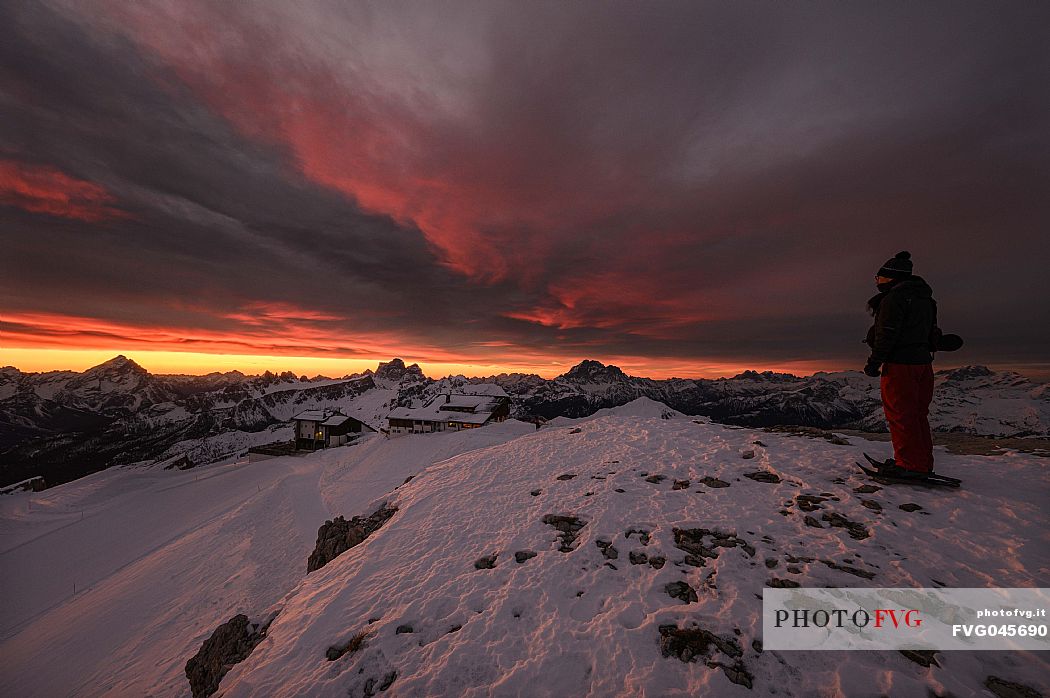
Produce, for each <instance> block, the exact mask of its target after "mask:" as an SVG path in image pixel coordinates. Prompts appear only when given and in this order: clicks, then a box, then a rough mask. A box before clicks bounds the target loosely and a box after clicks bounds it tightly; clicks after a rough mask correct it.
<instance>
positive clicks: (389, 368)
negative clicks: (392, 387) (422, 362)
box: [375, 358, 425, 381]
mask: <svg viewBox="0 0 1050 698" xmlns="http://www.w3.org/2000/svg"><path fill="white" fill-rule="evenodd" d="M375 377H376V378H383V379H386V380H392V381H399V380H402V379H404V378H405V377H417V378H425V376H424V375H423V369H421V368H420V367H419V364H412V365H411V366H405V362H404V361H402V360H401V359H397V358H394V359H391V360H390V361H387V362H385V363H384V362H382V361H380V362H379V368H377V369H376V372H375Z"/></svg>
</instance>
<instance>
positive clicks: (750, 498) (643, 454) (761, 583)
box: [220, 403, 1050, 698]
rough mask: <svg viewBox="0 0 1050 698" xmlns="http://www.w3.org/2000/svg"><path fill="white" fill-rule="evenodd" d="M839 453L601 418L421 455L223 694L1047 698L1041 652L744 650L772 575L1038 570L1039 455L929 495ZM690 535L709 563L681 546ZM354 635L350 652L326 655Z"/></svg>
mask: <svg viewBox="0 0 1050 698" xmlns="http://www.w3.org/2000/svg"><path fill="white" fill-rule="evenodd" d="M641 404H644V403H641ZM758 441H761V444H759V443H756V442H758ZM749 451H750V452H752V453H753V454H754V455H753V456H752V457H749V458H744V454H745V453H747V452H749ZM857 451H858V449H857V448H856V447H846V446H833V445H831V444H828V443H827V442H825V441H823V440H817V439H806V438H801V437H790V436H785V435H780V434H767V433H764V432H760V431H755V430H750V429H730V428H727V427H724V426H721V425H716V424H697V423H695V422H694V421H693V420H692V419H690V418H677V417H672V418H668V419H663V418H660V417H637V416H620V415H613V414H609V415H605V416H601V417H594V418H591V419H586V420H579V421H577V422H575V423H574V424H568V425H566V426H564V427H555V426H547V427H544V428H542V429H540V430H539V431H537V432H535V433H526V434H524V435H523V436H521V437H519V438H517V439H514V440H511V441H508V442H506V443H503V444H496V445H493V446H491V447H488V448H484V449H479V450H475V451H470V452H468V453H465V454H462V455H459V456H455V457H453V458H450V459H448V460H445V461H442V462H439V463H436V464H435V465H433V466H431V467H429V468H428V469H427V470H426V471H425V472H423V473H421V474H419V475H417V476H416V477H415V478H414V479H412V480H411V481H410V482H408V483H407V484H405V485H403V486H400V487H398V488H397V490H396V491H394V492H391V493H389V494H388V495H386V496H384V497H381V498H377V499H375V500H374V501H373V502H372V503H371V504H370V505H369V506H370V507H378V506H379V504H381V503H386V504H388V505H392V506H396V507H397V510H398V511H397V513H396V514H395V515H394V517H393V518H392V519H391V520H390V521H389V522H388V523H387V524H386V526H384V527H383V528H382V529H380V530H379V531H378V532H376V533H375V534H373V535H372V536H371V537H370V538H368V539H367V540H365V541H364V542H363V543H362V544H360V545H359V546H357V547H355V548H352V549H351V550H349V551H348V552H346V553H344V554H343V555H342V556H340V557H338V558H336V559H335V560H334V561H332V562H330V563H329V564H328V565H327V566H326V567H324V568H322V569H321V570H319V571H317V572H314V573H311V574H310V575H308V576H306V577H305V578H304V579H303V580H302V581H301V582H300V583H299V584H298V586H297V587H296V588H295V589H294V590H292V591H291V592H290V593H289V594H288V596H287V597H286V598H285V599H284V600H283V601H281V602H280V603H279V604H277V606H276V607H277V608H279V609H280V613H279V615H278V616H277V619H276V620H275V622H274V623H273V625H272V626H271V627H270V630H269V637H268V639H267V641H266V642H265V643H263V644H262V645H260V646H259V647H258V648H257V649H256V650H255V651H254V652H253V653H252V654H251V656H249V657H248V659H247V660H246V661H244V662H243V663H241V664H238V665H236V666H235V667H234V668H233V669H232V671H231V672H230V673H229V674H228V675H227V676H226V677H225V678H224V679H223V682H222V684H221V689H220V690H222V691H223V695H224V696H227V697H230V698H233V697H237V696H250V695H261V694H265V695H297V694H306V693H309V694H310V695H314V696H321V697H323V696H345V695H354V696H359V695H367V694H368V693H369V688H368V687H369V686H370V687H372V688H373V689H374V688H375V686H377V685H379V684H381V683H387V682H389V683H387V685H389V686H391V687H392V689H391V690H393V691H394V692H395V693H396V694H397V695H596V696H597V695H601V696H619V695H652V696H658V695H659V696H663V695H729V694H731V693H733V692H737V693H739V694H740V695H745V691H746V690H747V689H746V688H745V687H744V686H742V685H741V684H746V685H747V688H751V689H752V690H753V691H760V692H762V693H767V692H771V691H773V690H776V691H777V692H779V693H783V694H785V695H798V696H802V695H815V694H819V693H821V692H822V691H823V690H824V689H826V687H827V686H829V685H831V686H835V687H836V690H837V691H839V692H842V693H844V694H846V695H865V694H867V693H868V692H870V689H871V685H872V684H871V682H872V680H873V677H883V679H882V680H884V681H885V685H892V686H893V694H894V695H901V696H926V695H928V694H929V692H930V691H931V690H936V691H937V692H940V693H943V694H948V693H950V694H952V695H969V694H976V693H978V692H980V691H981V690H982V686H984V685H985V682H986V681H987V679H988V677H989V676H998V677H1003V678H1004V679H1006V680H1009V681H1013V682H1018V683H1022V684H1025V685H1027V686H1031V687H1034V688H1036V689H1039V690H1044V691H1045V690H1046V689H1045V681H1046V680H1045V677H1046V676H1048V675H1050V671H1048V669H1050V667H1048V665H1047V663H1046V660H1045V659H1044V658H1041V657H1040V656H1039V653H1011V654H1010V655H1009V656H1006V655H1005V654H1003V653H991V652H983V653H982V652H974V653H956V652H953V653H947V654H939V655H937V661H938V664H937V665H935V666H932V667H930V668H929V669H926V668H920V667H919V666H917V665H916V664H914V663H912V661H911V660H909V659H908V658H907V657H905V656H903V655H902V654H900V653H897V652H867V653H819V654H818V653H808V654H806V653H786V654H784V653H774V652H763V651H762V649H761V620H760V618H761V614H760V609H761V594H762V590H763V589H764V588H765V587H767V586H770V585H774V584H784V583H795V584H800V585H802V586H846V587H848V586H887V587H891V586H908V587H911V586H934V585H938V586H941V585H943V586H948V587H966V586H989V585H992V586H1006V587H1008V586H1032V585H1035V584H1036V583H1037V582H1038V581H1039V579H1040V575H1041V566H1042V564H1043V562H1044V560H1043V554H1042V553H1043V551H1042V547H1043V546H1042V544H1041V540H1042V537H1043V532H1042V527H1043V523H1044V520H1045V516H1044V515H1043V514H1042V508H1041V507H1042V501H1043V499H1044V498H1045V496H1046V495H1047V490H1048V481H1047V474H1046V470H1045V467H1043V463H1042V462H1040V460H1039V459H1038V458H1036V457H1034V456H1030V455H1024V454H1011V455H1009V456H998V457H994V458H988V457H977V456H949V455H947V454H942V453H938V469H939V470H942V471H944V472H946V473H951V474H952V475H956V476H959V477H961V478H963V479H964V481H965V483H966V486H965V487H964V488H963V489H962V490H960V491H955V492H941V491H930V490H922V489H915V488H906V487H904V488H879V487H877V486H876V487H874V488H871V487H867V488H865V487H864V486H866V485H871V483H869V482H868V481H867V480H866V479H865V478H864V477H863V476H862V475H861V474H860V471H859V470H858V469H857V468H856V466H855V465H854V463H853V461H854V460H855V459H856V458H857V457H858V455H859V454H858V452H857ZM756 474H761V478H753V477H751V476H753V475H756ZM858 490H859V491H858ZM1003 508H1009V510H1010V512H1011V516H1010V517H1003V516H1001V515H1000V512H1001V510H1002V509H1003ZM345 513H346V514H347V515H349V514H355V515H359V514H367V513H369V512H368V511H367V510H359V511H353V512H345ZM563 524H564V525H563ZM559 526H561V527H560V528H559ZM694 537H695V538H696V539H698V540H699V541H700V545H702V546H703V547H704V548H706V549H707V550H708V551H709V552H708V553H703V554H699V555H698V554H695V552H691V550H693V549H694V548H695V547H696V545H695V544H694V543H693V542H691V541H693V538H694ZM934 539H935V540H936V544H934V543H933V542H932V541H933V540H934ZM716 541H717V543H716ZM263 610H264V609H257V610H256V612H257V613H261V612H262V611H263ZM666 627H675V628H681V629H703V630H706V631H708V632H710V633H712V634H714V635H715V636H717V637H718V638H721V640H722V644H721V645H720V646H710V647H707V649H706V650H705V651H704V652H705V653H704V654H702V655H701V656H699V657H697V660H698V661H695V662H690V663H685V662H682V661H680V660H679V659H678V658H677V657H674V656H666V655H664V654H663V653H662V652H661V637H662V631H661V629H662V628H666ZM357 633H364V643H363V646H362V648H361V649H360V650H358V651H356V652H354V653H352V654H348V655H346V656H342V657H339V658H338V659H336V660H333V661H329V660H328V659H327V658H326V656H325V653H326V650H327V649H328V648H329V647H333V646H339V645H340V644H342V643H345V642H347V640H349V639H350V638H351V637H352V636H354V635H356V634H357ZM722 647H726V648H729V650H725V649H721V648H722ZM746 695H750V694H746Z"/></svg>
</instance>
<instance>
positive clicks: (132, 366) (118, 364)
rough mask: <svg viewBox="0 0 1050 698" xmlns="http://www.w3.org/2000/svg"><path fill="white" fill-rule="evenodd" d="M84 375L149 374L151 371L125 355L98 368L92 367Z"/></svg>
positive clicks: (105, 362)
mask: <svg viewBox="0 0 1050 698" xmlns="http://www.w3.org/2000/svg"><path fill="white" fill-rule="evenodd" d="M84 373H85V374H88V373H149V371H147V370H146V369H144V368H142V366H139V365H138V364H137V363H135V362H134V361H132V360H131V359H129V358H128V357H126V356H124V355H123V354H117V355H116V356H114V357H113V358H112V359H110V360H109V361H103V362H102V363H100V364H99V365H97V366H92V367H91V368H89V369H88V370H86V371H84Z"/></svg>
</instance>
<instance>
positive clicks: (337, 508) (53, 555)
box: [0, 421, 533, 696]
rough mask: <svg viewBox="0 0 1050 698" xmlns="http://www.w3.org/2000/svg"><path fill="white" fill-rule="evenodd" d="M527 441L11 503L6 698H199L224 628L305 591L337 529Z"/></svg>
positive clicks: (2, 603)
mask: <svg viewBox="0 0 1050 698" xmlns="http://www.w3.org/2000/svg"><path fill="white" fill-rule="evenodd" d="M531 429H533V426H532V425H530V424H522V423H520V422H517V421H507V422H505V423H503V424H500V425H495V426H492V427H486V428H484V429H477V430H471V431H464V432H448V433H443V434H434V435H427V436H406V437H402V438H399V439H386V438H384V437H383V436H381V435H371V436H367V437H365V438H364V439H363V441H362V442H361V443H360V444H359V445H355V446H347V447H343V448H336V449H330V450H328V451H322V452H318V453H315V454H311V455H309V456H305V457H287V458H275V459H272V460H266V461H262V462H260V463H252V464H250V465H249V464H237V465H226V466H212V467H204V468H198V469H195V470H192V471H185V472H182V471H177V470H171V471H163V470H141V469H126V468H116V469H110V470H106V471H103V472H99V473H95V474H93V475H89V476H87V477H84V478H81V479H79V480H76V481H75V482H71V483H67V484H65V485H61V486H59V487H55V488H52V489H48V490H45V491H44V492H40V493H33V494H24V495H13V496H9V497H4V498H2V499H0V685H2V686H4V689H3V694H4V695H10V696H58V695H73V694H76V695H113V696H128V695H164V696H167V695H183V694H186V695H188V692H189V691H188V685H187V683H186V678H185V676H184V675H183V666H184V665H185V663H186V660H187V659H189V657H190V656H192V655H193V653H194V652H196V651H197V649H198V648H199V647H200V644H201V642H202V641H203V640H204V638H206V637H207V636H208V635H209V634H210V633H211V631H212V630H213V629H214V627H215V626H216V625H217V624H218V623H220V622H222V621H225V620H227V619H228V617H229V616H230V615H232V614H233V613H234V612H236V611H238V610H240V611H245V612H249V613H250V612H252V610H253V609H258V608H265V607H267V606H269V605H270V604H273V603H274V602H276V601H278V600H279V599H280V598H281V597H282V596H284V594H285V593H286V592H287V591H288V590H289V589H291V588H293V587H294V586H295V585H296V584H297V583H298V582H299V581H300V580H301V579H302V576H303V573H304V571H305V569H306V559H307V557H308V555H309V553H310V551H311V550H312V548H313V545H314V541H315V538H316V535H317V528H318V527H319V526H320V525H321V523H323V522H324V520H325V519H326V518H331V517H332V516H334V515H337V514H347V515H353V514H357V513H362V512H364V510H365V509H366V508H367V506H368V505H369V504H370V503H371V502H372V500H374V499H375V498H377V497H381V496H383V494H384V493H386V492H389V491H391V490H393V489H394V488H395V487H396V486H398V485H400V484H401V483H402V482H403V481H404V479H405V478H406V477H408V476H409V475H413V474H416V473H419V472H420V471H422V470H423V469H424V468H425V467H427V466H428V465H430V464H431V463H433V462H434V461H435V460H440V459H443V458H447V457H449V456H453V455H456V454H458V453H462V452H464V451H467V450H470V449H472V448H478V447H486V446H490V445H492V444H495V443H500V442H503V441H506V440H508V439H512V438H515V437H516V436H518V435H519V434H522V433H527V432H528V431H529V430H531ZM74 583H75V584H76V585H77V586H76V589H77V592H76V595H74V594H73V585H74ZM55 657H61V658H62V659H61V661H60V662H57V663H56V662H55V661H54V658H55Z"/></svg>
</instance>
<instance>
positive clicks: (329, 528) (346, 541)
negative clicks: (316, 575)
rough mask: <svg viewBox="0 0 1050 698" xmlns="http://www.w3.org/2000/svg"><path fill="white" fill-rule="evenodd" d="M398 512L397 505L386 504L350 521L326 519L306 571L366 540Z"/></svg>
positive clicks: (329, 560) (318, 566)
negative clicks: (389, 505)
mask: <svg viewBox="0 0 1050 698" xmlns="http://www.w3.org/2000/svg"><path fill="white" fill-rule="evenodd" d="M396 513H397V507H388V506H386V505H385V504H384V505H383V506H381V507H379V508H378V509H376V510H375V511H374V512H372V513H371V514H370V515H368V516H355V517H354V518H352V519H350V520H349V521H347V520H346V519H344V518H343V517H342V516H337V517H335V519H333V520H332V521H325V522H324V524H322V525H321V528H319V529H318V530H317V545H315V546H314V551H313V552H312V553H310V559H309V560H307V563H306V571H307V572H313V571H314V570H319V569H321V568H322V567H324V566H325V565H327V564H328V563H329V562H331V561H332V560H334V559H335V558H336V557H338V556H339V555H342V554H343V553H345V552H346V551H347V550H349V549H350V548H352V547H354V546H355V545H358V544H359V543H362V542H364V540H365V538H368V536H370V535H372V534H373V533H375V532H376V531H378V530H379V529H380V528H381V527H382V526H383V524H385V523H386V522H387V521H389V520H390V517H391V516H393V515H394V514H396Z"/></svg>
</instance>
